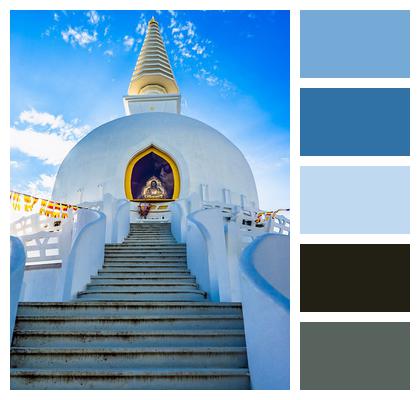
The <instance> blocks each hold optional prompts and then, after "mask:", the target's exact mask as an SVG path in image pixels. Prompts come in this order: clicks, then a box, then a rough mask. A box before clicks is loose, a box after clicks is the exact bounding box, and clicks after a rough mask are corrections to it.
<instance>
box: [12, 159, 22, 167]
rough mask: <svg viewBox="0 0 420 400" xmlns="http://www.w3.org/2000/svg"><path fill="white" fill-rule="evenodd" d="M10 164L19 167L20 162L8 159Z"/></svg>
mask: <svg viewBox="0 0 420 400" xmlns="http://www.w3.org/2000/svg"><path fill="white" fill-rule="evenodd" d="M10 166H11V167H12V168H20V167H21V164H20V163H18V162H17V161H15V160H11V161H10Z"/></svg>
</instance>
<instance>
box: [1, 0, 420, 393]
mask: <svg viewBox="0 0 420 400" xmlns="http://www.w3.org/2000/svg"><path fill="white" fill-rule="evenodd" d="M419 5H420V2H418V0H399V1H398V0H383V1H379V0H342V1H340V2H337V1H335V0H322V1H316V0H284V1H282V0H259V1H258V2H255V0H252V1H251V0H241V1H229V0H223V1H220V0H213V1H209V0H207V1H199V0H195V1H194V0H178V1H160V0H154V1H150V0H141V1H140V0H118V1H116V0H61V1H60V2H57V1H55V0H37V1H36V2H35V1H33V0H3V1H1V2H0V40H1V49H2V55H1V62H0V88H1V91H0V96H1V99H0V100H1V101H0V104H1V107H0V124H1V131H2V135H1V138H2V140H4V138H5V136H6V137H7V138H8V134H7V132H9V120H10V117H9V115H10V105H9V98H10V97H9V91H10V76H9V65H10V63H9V61H10V60H9V54H10V53H9V39H10V35H9V10H10V9H15V10H18V9H21V10H29V9H39V10H41V9H44V10H49V9H51V10H55V9H67V10H71V9H73V10H84V9H96V10H116V9H122V10H129V9H131V10H141V9H145V10H148V9H163V10H165V9H178V10H181V9H184V10H188V9H190V10H192V9H197V10H201V9H207V10H219V9H245V10H247V9H249V10H257V9H259V10H263V9H266V10H270V9H283V10H291V14H290V17H291V140H290V142H291V171H290V178H291V205H292V207H291V221H292V236H291V239H292V243H291V300H292V301H291V357H292V360H291V391H284V392H278V391H265V392H264V393H263V394H261V393H258V392H251V391H250V392H241V393H237V392H225V391H222V392H217V393H214V392H212V391H207V392H206V391H200V392H197V391H191V392H183V391H177V392H176V391H171V392H141V393H139V392H138V391H126V392H115V391H101V392H97V391H89V393H86V392H82V393H75V392H73V391H60V392H56V391H31V392H20V391H9V390H8V387H9V377H8V376H9V365H8V361H9V333H8V329H4V328H3V329H2V330H1V339H2V341H1V343H2V347H1V352H2V355H3V357H2V362H1V370H0V371H1V390H2V392H3V393H2V394H3V396H2V398H7V399H9V398H10V399H15V398H16V399H18V398H19V399H20V398H26V397H27V396H30V397H31V398H34V399H37V398H42V399H49V398H51V399H53V398H54V399H55V398H56V397H57V396H60V398H63V399H65V398H68V399H70V398H72V399H73V398H74V396H75V395H76V396H89V397H90V398H101V399H114V398H115V397H116V395H117V396H118V397H120V398H133V399H134V398H136V399H137V398H138V397H139V396H141V397H146V398H150V399H152V398H157V399H161V398H166V397H167V396H170V397H173V398H175V399H176V398H179V399H181V398H182V399H184V398H186V397H187V398H193V397H196V396H200V397H201V398H204V399H207V398H208V399H210V398H211V399H213V397H214V396H217V397H220V398H228V397H229V398H236V397H241V398H258V399H259V398H261V396H264V398H265V399H285V398H293V399H294V398H309V399H325V398H326V399H329V398H331V399H336V398H337V397H339V398H341V399H354V398H357V399H369V400H370V399H372V398H380V399H396V398H398V399H411V398H417V397H418V396H419V387H418V386H419V384H418V381H419V376H420V365H419V361H420V360H419V358H420V357H419V337H420V334H419V333H420V330H419V328H418V324H419V322H420V318H419V312H420V308H419V299H420V296H419V292H420V290H419V289H418V288H417V284H416V283H417V282H420V279H419V278H420V272H419V268H420V252H419V245H420V243H419V229H418V222H419V211H418V209H417V207H416V205H418V204H420V198H419V193H418V186H419V182H420V166H419V165H420V160H419V142H420V139H419V131H420V126H419V117H418V114H419V112H420V102H419V94H418V93H419V81H418V72H419V49H420V45H419V43H418V39H420V32H419V28H418V27H419V25H420V18H419V14H418V11H419ZM300 9H347V10H351V9H366V10H369V9H382V10H384V9H391V10H397V9H402V10H407V9H410V10H411V78H410V79H395V80H393V79H390V80H388V79H387V80H383V79H357V80H353V79H351V80H348V79H338V78H334V79H328V80H326V79H300V78H299V10H300ZM216 29H217V27H216ZM23 62H24V60H23ZM327 81H328V82H327ZM356 83H357V85H356V86H358V87H410V88H411V110H412V120H411V157H410V158H405V157H403V158H402V159H399V158H398V159H393V160H392V161H391V160H390V159H389V158H382V157H380V158H369V157H368V158H364V159H363V162H362V161H361V160H357V159H355V158H353V157H349V158H346V159H344V160H343V159H341V160H333V159H332V158H326V157H320V158H319V159H320V161H318V160H316V161H315V160H314V158H312V159H309V158H307V159H306V160H304V159H303V158H300V157H299V134H298V133H299V90H300V87H350V86H351V87H354V85H355V84H356ZM375 85H377V86H375ZM416 111H417V112H416ZM0 151H1V155H0V162H1V163H2V168H0V173H1V182H2V196H1V197H0V207H1V209H2V210H7V211H6V213H5V215H4V216H3V218H2V221H3V224H1V225H0V229H1V234H2V236H1V237H2V241H1V246H2V247H1V250H2V254H3V257H6V255H7V254H8V252H9V244H8V235H9V232H8V223H5V222H4V221H8V220H9V218H8V210H9V201H8V191H9V164H8V154H9V141H8V139H6V140H5V143H3V142H2V145H1V146H0ZM300 165H409V166H410V167H411V182H412V186H411V189H412V190H411V234H410V235H338V236H334V235H300V233H299V226H300V215H299V204H300V199H299V184H300V182H299V168H300ZM327 242H331V243H410V244H411V257H412V259H411V265H412V268H411V312H410V313H409V314H408V315H407V314H406V313H403V314H399V315H398V316H397V315H396V314H395V313H380V315H373V314H371V313H369V314H364V316H362V315H359V314H356V315H354V316H352V315H350V314H346V313H334V314H328V315H326V314H325V313H307V314H306V315H304V313H302V314H301V313H299V306H300V305H299V244H300V243H327ZM2 265H3V278H5V279H1V280H0V284H1V293H2V300H3V301H2V306H3V307H4V308H3V313H2V315H3V318H6V317H5V316H6V315H7V314H8V312H9V305H8V302H9V295H8V294H9V279H8V275H9V272H8V271H7V272H6V273H5V266H6V265H7V260H4V259H3V263H2ZM374 314H377V313H374ZM350 318H351V320H355V321H356V320H357V321H361V320H363V319H364V318H369V319H368V320H372V319H370V318H373V319H375V320H376V319H378V320H381V321H393V320H400V318H401V320H407V321H411V338H412V339H411V354H412V360H411V390H410V391H339V392H336V391H299V321H303V320H305V321H309V320H317V321H321V320H324V321H327V320H330V319H331V320H349V319H350ZM6 326H7V320H6ZM3 327H4V325H3Z"/></svg>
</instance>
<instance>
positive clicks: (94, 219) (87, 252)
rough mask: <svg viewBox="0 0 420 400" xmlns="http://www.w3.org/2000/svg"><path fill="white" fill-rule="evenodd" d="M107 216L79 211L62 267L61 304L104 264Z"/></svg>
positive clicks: (89, 211) (83, 285)
mask: <svg viewBox="0 0 420 400" xmlns="http://www.w3.org/2000/svg"><path fill="white" fill-rule="evenodd" d="M105 230H106V217H105V214H103V213H102V212H100V211H93V210H79V211H78V214H77V216H76V222H75V227H74V234H73V240H72V245H71V250H70V253H69V256H68V259H67V260H66V263H65V264H64V274H65V276H64V285H63V301H68V300H70V299H72V298H74V297H75V296H76V295H77V292H78V291H80V290H82V289H83V288H84V287H85V285H86V284H87V283H88V282H89V281H90V277H91V275H95V274H96V273H97V271H98V269H99V268H101V267H102V265H103V262H104V249H105Z"/></svg>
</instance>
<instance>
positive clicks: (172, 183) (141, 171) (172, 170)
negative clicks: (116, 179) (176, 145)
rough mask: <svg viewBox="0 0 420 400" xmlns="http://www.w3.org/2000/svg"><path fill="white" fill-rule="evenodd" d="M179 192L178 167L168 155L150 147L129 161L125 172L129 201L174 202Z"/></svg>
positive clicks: (126, 192)
mask: <svg viewBox="0 0 420 400" xmlns="http://www.w3.org/2000/svg"><path fill="white" fill-rule="evenodd" d="M179 191H180V177H179V170H178V166H177V165H176V163H175V161H174V160H173V159H172V158H171V157H170V156H169V155H168V154H167V153H165V152H163V151H162V150H159V149H157V148H156V147H154V146H150V147H148V148H147V149H145V150H142V151H140V152H139V153H137V154H136V155H135V156H134V157H133V158H132V159H131V160H130V161H129V163H128V165H127V169H126V172H125V195H126V197H127V199H128V200H145V201H172V200H176V199H177V198H178V196H179Z"/></svg>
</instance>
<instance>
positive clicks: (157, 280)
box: [90, 274, 196, 285]
mask: <svg viewBox="0 0 420 400" xmlns="http://www.w3.org/2000/svg"><path fill="white" fill-rule="evenodd" d="M119 283H122V284H156V285H162V284H165V285H176V284H182V285H188V284H189V285H193V284H196V281H195V278H194V277H193V276H181V277H171V276H169V277H168V278H166V277H162V276H159V275H157V276H152V277H151V276H145V277H142V278H136V277H132V276H131V274H125V276H121V277H106V278H104V277H97V276H94V277H92V278H91V283H90V284H91V285H98V284H119Z"/></svg>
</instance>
